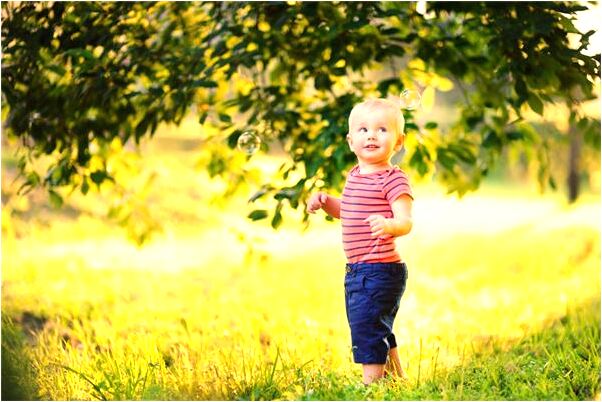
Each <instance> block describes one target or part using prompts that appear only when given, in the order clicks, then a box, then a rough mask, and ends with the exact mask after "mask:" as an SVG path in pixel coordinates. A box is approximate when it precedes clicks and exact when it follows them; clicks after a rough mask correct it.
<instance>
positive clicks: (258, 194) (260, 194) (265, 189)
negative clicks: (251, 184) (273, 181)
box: [248, 186, 272, 202]
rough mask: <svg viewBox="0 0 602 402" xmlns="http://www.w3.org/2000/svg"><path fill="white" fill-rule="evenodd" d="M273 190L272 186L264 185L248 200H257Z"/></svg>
mask: <svg viewBox="0 0 602 402" xmlns="http://www.w3.org/2000/svg"><path fill="white" fill-rule="evenodd" d="M271 190H272V187H271V186H264V187H262V188H261V189H260V190H259V191H257V192H256V193H255V194H253V195H252V196H251V197H250V198H249V201H248V202H255V201H257V200H258V199H260V198H261V197H263V196H264V195H266V194H267V193H268V192H269V191H271Z"/></svg>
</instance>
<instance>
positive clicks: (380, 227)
mask: <svg viewBox="0 0 602 402" xmlns="http://www.w3.org/2000/svg"><path fill="white" fill-rule="evenodd" d="M391 209H392V210H393V218H385V217H384V216H382V215H370V216H369V217H367V218H366V222H368V223H370V229H371V230H372V236H382V235H384V234H389V235H391V236H395V237H397V236H403V235H406V234H408V233H410V231H411V230H412V198H411V197H410V196H409V195H407V194H403V195H401V196H400V197H399V198H397V199H396V200H395V201H393V203H392V204H391Z"/></svg>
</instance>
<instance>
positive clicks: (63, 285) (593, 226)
mask: <svg viewBox="0 0 602 402" xmlns="http://www.w3.org/2000/svg"><path fill="white" fill-rule="evenodd" d="M191 138H192V137H191ZM165 144H166V143H164V144H163V146H165ZM178 144H179V143H177V142H176V143H174V144H173V147H174V148H173V149H169V150H168V151H165V152H163V153H161V152H156V149H155V151H153V152H152V153H151V154H150V155H149V158H148V161H145V163H147V164H148V165H151V166H154V167H156V168H157V169H158V171H159V172H160V174H159V176H158V178H157V180H156V181H155V182H154V184H153V192H151V199H152V200H153V208H154V209H155V210H156V212H157V213H158V214H159V216H161V217H162V222H163V224H164V228H163V232H162V234H160V235H159V236H157V237H156V238H154V239H153V240H152V241H151V242H150V243H149V244H148V245H147V246H145V247H142V248H138V247H136V246H134V245H133V244H132V243H129V242H127V240H126V239H125V238H124V236H123V233H122V232H121V231H120V229H118V228H115V227H113V226H111V225H110V224H108V223H107V222H106V221H105V220H104V218H103V216H102V215H99V213H98V211H99V210H100V208H101V202H100V201H99V200H95V199H94V198H93V197H91V198H89V199H86V200H84V199H83V198H81V197H75V198H74V200H73V201H72V205H75V206H78V208H79V209H80V210H87V211H91V212H89V213H82V214H76V215H74V216H71V217H65V216H60V215H57V212H56V211H52V210H50V211H48V210H42V209H40V216H45V218H44V219H45V221H44V220H42V221H40V220H38V221H35V220H31V221H29V222H27V221H20V222H16V223H15V225H18V224H19V225H24V226H21V227H19V228H14V229H12V232H11V231H7V232H6V233H3V242H2V313H3V326H5V325H8V326H9V327H7V328H11V327H10V325H13V324H11V321H9V319H10V320H12V322H14V324H15V325H18V326H19V327H20V328H22V329H23V332H24V333H25V334H26V339H25V342H26V348H25V349H26V351H25V352H23V353H26V354H27V355H28V358H30V359H31V361H32V364H33V366H34V369H35V373H36V376H37V378H36V381H37V389H38V390H39V394H40V397H41V398H43V399H90V398H104V397H106V398H109V399H141V398H147V399H182V398H183V399H237V398H241V399H257V398H263V399H275V398H284V399H300V398H312V395H314V392H317V390H318V388H319V387H322V386H323V387H326V388H327V387H330V386H331V384H334V383H337V384H339V385H340V387H341V392H342V393H343V394H341V395H342V397H343V398H344V395H346V394H345V392H351V393H352V395H359V394H357V393H358V392H364V391H362V390H360V389H359V388H358V389H356V388H354V387H356V385H357V384H358V383H359V378H360V371H359V367H358V366H357V365H354V364H353V363H352V360H351V351H350V339H349V333H348V327H347V322H346V319H345V310H344V298H343V275H344V270H343V268H344V264H345V260H344V254H343V252H342V249H341V243H340V241H341V236H340V227H339V226H338V223H337V222H335V223H329V222H325V221H324V220H323V218H322V217H320V216H316V217H312V225H311V227H310V228H309V229H308V230H306V231H303V230H301V229H300V228H299V224H298V223H296V222H298V221H299V215H296V216H295V214H291V216H289V217H288V219H287V220H286V222H285V224H284V225H283V227H282V228H281V229H280V230H279V231H273V230H272V229H271V228H269V227H267V226H268V225H266V224H262V223H251V222H249V221H248V220H247V219H246V215H247V214H248V210H249V206H248V205H247V202H246V199H245V197H239V198H238V199H233V200H230V201H227V202H225V201H223V202H217V203H216V202H215V200H212V199H211V195H210V193H211V191H203V189H207V188H213V187H212V186H215V187H219V183H217V184H216V183H215V182H210V180H209V178H208V177H207V175H206V174H205V173H203V172H198V171H195V170H194V168H193V167H194V164H195V157H194V151H195V149H197V148H196V147H197V145H198V144H197V145H195V144H196V143H193V144H191V145H190V146H189V148H187V149H179V148H178V147H180V145H178ZM151 150H152V147H151ZM164 150H165V149H164ZM262 158H263V159H262V160H259V159H257V160H256V161H255V162H253V163H256V164H257V166H262V169H265V170H266V172H267V171H269V170H270V169H274V166H276V168H277V164H278V162H279V160H278V158H277V157H270V156H263V157H262ZM266 161H267V162H266ZM174 177H177V179H174ZM415 193H416V202H415V208H414V220H415V223H414V225H415V227H414V230H413V231H412V233H411V235H410V236H407V237H406V238H402V239H398V243H399V246H400V249H401V254H402V256H403V258H404V259H405V261H406V262H407V263H408V266H409V282H408V288H407V291H406V293H405V295H404V297H403V299H402V303H401V308H400V311H399V314H398V316H397V321H396V323H395V333H396V336H397V338H398V343H399V346H400V354H401V358H402V361H403V364H404V366H405V368H406V369H407V372H408V374H409V376H410V378H411V386H414V387H418V386H419V385H420V384H422V383H424V381H427V380H429V379H432V378H434V376H435V374H436V373H437V372H441V370H447V369H452V368H453V367H455V366H457V365H460V364H463V363H466V362H467V361H468V360H470V359H471V358H472V356H474V355H475V353H477V352H478V351H479V350H480V349H481V348H482V347H484V346H483V345H488V344H490V343H491V342H492V341H495V342H498V343H500V344H510V343H512V342H516V341H518V340H519V339H522V338H523V337H525V336H529V335H531V334H534V333H536V332H538V331H540V330H542V329H543V328H546V327H547V326H548V325H549V323H550V322H551V321H552V320H554V319H557V318H560V317H562V316H564V315H565V314H566V313H567V311H568V310H570V309H571V308H572V307H574V306H579V305H581V304H583V303H587V302H588V301H590V300H592V299H595V298H599V295H600V227H599V222H600V207H599V197H598V196H594V195H587V196H585V197H584V198H583V199H582V200H581V201H580V202H579V203H577V204H576V205H573V206H566V205H565V203H564V202H563V201H562V199H561V197H560V196H559V195H558V194H548V195H545V196H538V195H536V194H534V193H531V192H530V191H524V189H520V190H517V189H513V188H504V187H502V186H493V185H485V187H484V189H483V191H480V192H479V193H476V194H473V195H469V196H467V197H465V198H464V199H462V200H458V199H456V198H453V197H448V196H444V195H443V194H442V192H441V190H439V189H437V188H433V187H431V186H429V185H421V186H416V188H415ZM94 203H98V204H96V205H94ZM3 213H4V210H3ZM5 222H8V221H6V220H5ZM5 222H3V225H4V223H5ZM7 225H8V223H7ZM7 227H8V226H7ZM4 228H5V226H3V229H4ZM17 229H19V230H17ZM7 230H8V229H7ZM5 318H6V320H7V321H6V323H5V322H4V320H5ZM3 334H4V332H3ZM361 395H363V394H361Z"/></svg>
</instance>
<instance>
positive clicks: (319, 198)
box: [307, 191, 328, 214]
mask: <svg viewBox="0 0 602 402" xmlns="http://www.w3.org/2000/svg"><path fill="white" fill-rule="evenodd" d="M327 200H328V195H327V194H325V193H323V192H321V191H319V192H317V193H314V194H312V195H311V197H309V201H307V212H309V213H310V214H315V213H316V211H317V210H318V209H321V208H322V207H324V204H326V201H327Z"/></svg>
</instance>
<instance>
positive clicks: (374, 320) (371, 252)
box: [307, 99, 413, 384]
mask: <svg viewBox="0 0 602 402" xmlns="http://www.w3.org/2000/svg"><path fill="white" fill-rule="evenodd" d="M403 129H404V119H403V115H402V113H401V110H400V108H399V106H398V105H396V104H395V103H394V102H392V101H389V100H386V99H369V100H366V101H364V102H362V103H360V104H358V105H356V106H355V107H354V108H353V109H352V110H351V113H350V114H349V133H348V134H347V142H348V143H349V147H350V148H351V150H352V151H353V153H354V154H355V155H356V156H357V160H358V164H357V165H356V166H355V167H353V169H351V171H350V172H349V174H348V176H347V181H346V183H345V188H344V190H343V194H342V197H341V198H340V199H339V198H336V197H333V196H331V195H328V194H326V193H323V192H317V193H315V194H312V196H311V197H310V198H309V200H308V202H307V211H308V212H310V213H315V212H316V211H317V210H318V209H323V210H324V211H326V213H328V214H329V215H331V216H333V217H335V218H340V219H341V223H342V229H343V230H342V232H343V236H342V237H343V248H344V250H345V255H346V257H347V265H346V274H345V307H346V311H347V320H348V322H349V327H350V329H351V342H352V349H353V359H354V361H355V362H356V363H361V364H362V368H363V380H364V384H369V383H371V382H373V381H375V380H377V379H379V378H382V377H383V376H384V373H385V363H388V364H387V369H388V370H390V371H391V373H392V374H393V375H396V376H399V377H404V376H405V375H404V373H403V370H402V368H401V363H400V360H399V354H398V352H397V343H396V340H395V335H393V320H394V319H395V315H396V314H397V310H398V309H399V301H400V299H401V296H402V294H403V292H404V290H405V286H406V280H407V277H408V273H407V267H406V264H405V263H404V262H402V259H401V257H400V255H399V253H398V252H397V250H396V247H395V242H394V239H395V237H397V236H403V235H406V234H408V233H409V232H410V230H411V229H412V200H413V196H412V190H411V188H410V185H409V182H408V177H407V175H406V174H405V173H404V172H403V171H402V170H400V169H399V168H398V167H396V166H392V165H391V157H392V156H393V154H394V153H395V152H397V151H399V150H400V149H401V148H402V146H403V143H404V139H405V135H404V132H403ZM387 358H388V359H387Z"/></svg>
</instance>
